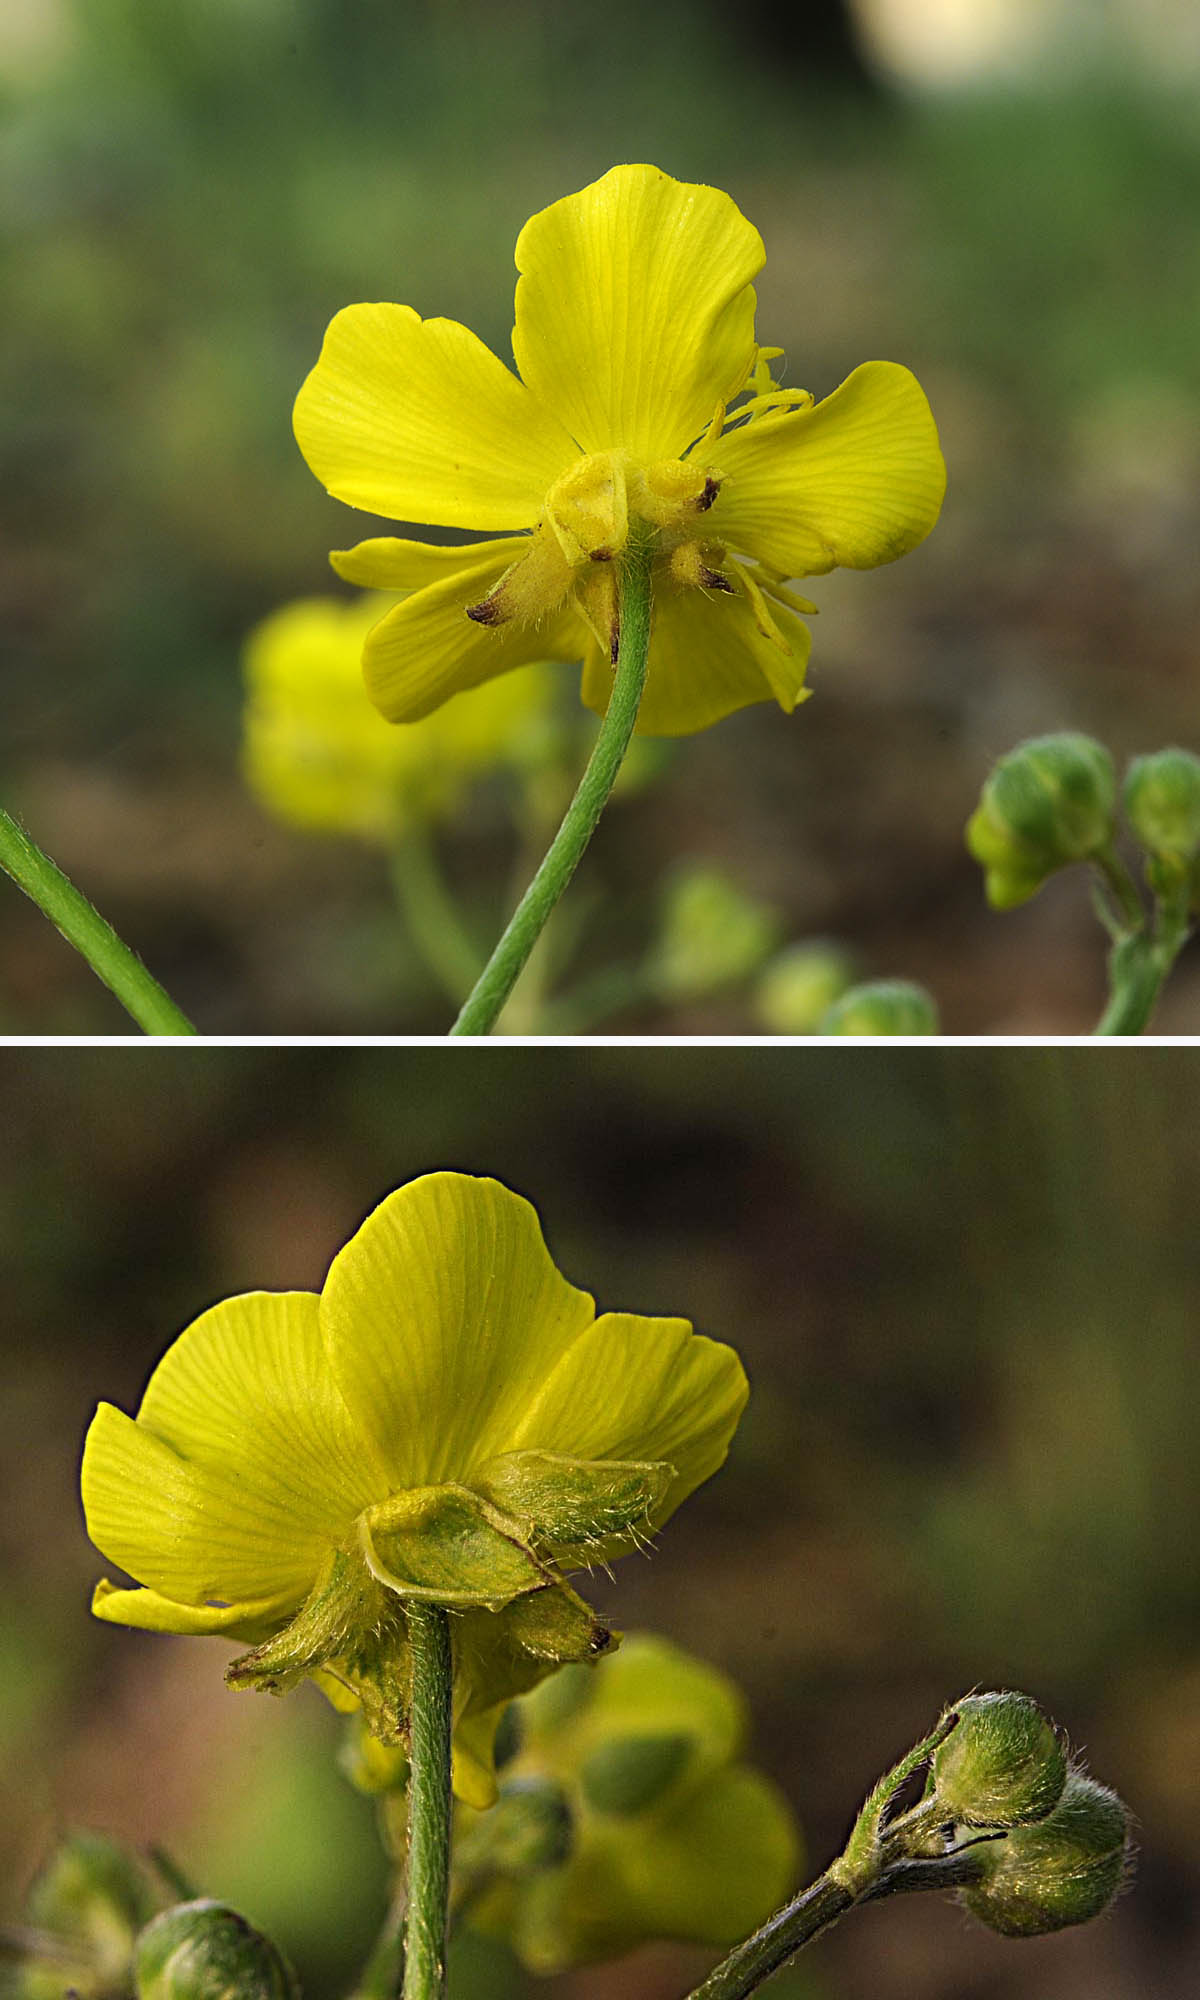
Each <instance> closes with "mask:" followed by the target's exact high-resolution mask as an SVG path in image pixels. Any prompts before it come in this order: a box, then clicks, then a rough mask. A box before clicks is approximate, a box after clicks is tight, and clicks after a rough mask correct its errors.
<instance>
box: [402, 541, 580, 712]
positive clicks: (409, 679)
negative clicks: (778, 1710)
mask: <svg viewBox="0 0 1200 2000" xmlns="http://www.w3.org/2000/svg"><path fill="white" fill-rule="evenodd" d="M521 546H527V545H526V544H524V543H522V544H521ZM463 553H464V554H466V553H468V552H467V551H464V552H463ZM511 560H512V557H511V554H505V555H504V556H502V557H501V558H500V559H499V560H498V561H497V559H496V558H494V557H493V558H492V559H491V560H490V561H489V562H488V563H487V564H486V565H482V566H481V565H478V564H477V565H476V566H475V567H473V568H468V567H466V566H465V565H464V567H463V568H462V569H461V570H458V571H456V572H454V573H453V574H452V575H450V576H447V577H445V578H444V579H443V581H441V582H440V583H433V584H430V585H428V587H427V588H426V589H424V590H418V591H416V592H414V594H413V595H412V596H411V597H408V598H405V600H404V602H403V604H398V605H397V606H396V608H395V610H393V611H389V612H388V614H387V616H386V617H385V618H382V619H381V620H380V622H379V624H378V625H376V626H374V627H373V628H372V630H371V632H370V633H369V634H368V637H367V642H366V646H365V648H364V651H363V674H364V677H365V679H366V684H367V693H368V694H369V695H370V697H371V700H372V701H373V702H374V703H375V706H376V708H378V709H379V710H380V712H381V713H382V714H383V715H385V716H386V717H387V719H388V721H389V722H419V721H420V720H421V718H422V716H425V715H429V714H430V713H431V712H432V710H433V709H435V708H437V707H439V706H440V704H441V703H442V702H444V701H447V700H449V698H450V696H451V695H454V694H461V693H463V692H465V690H466V689H467V688H473V687H478V686H479V685H480V683H481V682H483V681H488V680H493V679H494V678H495V676H496V675H497V674H504V673H507V672H508V671H509V669H510V668H512V667H523V666H528V665H530V664H532V663H533V662H534V661H536V660H578V659H581V658H582V656H583V651H584V646H585V644H586V636H585V633H584V629H583V626H582V623H581V621H580V620H579V618H578V617H577V616H576V614H575V612H574V611H572V610H570V609H569V608H565V609H563V610H560V611H557V612H554V613H552V614H551V615H550V616H549V617H548V618H546V619H544V620H543V621H542V623H541V624H538V625H525V624H522V623H521V622H519V621H518V620H516V619H512V620H510V621H509V622H508V623H507V624H504V625H477V624H475V623H474V622H473V621H472V620H471V619H470V618H468V617H467V606H468V605H471V604H478V603H479V602H480V600H481V599H482V598H484V597H486V596H487V595H488V594H489V592H490V591H491V590H492V589H493V587H494V586H495V584H496V583H498V582H499V580H500V577H501V576H502V574H503V572H504V570H505V568H506V567H507V566H508V564H509V562H511Z"/></svg>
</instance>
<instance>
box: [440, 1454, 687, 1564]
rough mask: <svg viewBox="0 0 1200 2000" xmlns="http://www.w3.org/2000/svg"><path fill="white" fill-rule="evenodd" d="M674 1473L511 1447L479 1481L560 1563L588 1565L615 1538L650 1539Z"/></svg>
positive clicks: (486, 1468)
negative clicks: (658, 1509)
mask: <svg viewBox="0 0 1200 2000" xmlns="http://www.w3.org/2000/svg"><path fill="white" fill-rule="evenodd" d="M674 1477H675V1468H674V1467H673V1466H671V1465H665V1464H659V1463H646V1464H641V1463H637V1462H634V1461H628V1462H622V1461H621V1460H618V1459H603V1460H590V1459H582V1458H563V1457H562V1456H560V1455H559V1454H558V1453H557V1452H552V1451H509V1452H504V1453H502V1454H501V1456H500V1457H499V1458H494V1459H492V1460H491V1462H490V1463H489V1464H488V1465H485V1466H484V1468H483V1470H482V1472H481V1473H480V1475H479V1484H480V1485H481V1486H482V1488H483V1490H484V1492H485V1493H486V1494H487V1495H488V1496H489V1497H490V1498H491V1499H492V1500H494V1501H495V1502H496V1505H497V1506H498V1507H500V1508H502V1509H503V1510H504V1512H505V1513H506V1514H510V1515H517V1516H520V1517H522V1518H523V1519H524V1520H525V1521H526V1522H527V1523H528V1527H529V1532H530V1533H531V1534H532V1536H533V1537H534V1538H536V1540H537V1542H538V1543H540V1544H541V1545H543V1546H544V1547H546V1548H547V1549H549V1550H550V1551H551V1552H552V1553H553V1554H554V1555H556V1556H557V1557H558V1558H559V1559H560V1560H567V1559H570V1558H576V1559H578V1560H580V1561H583V1562H587V1561H588V1560H590V1559H592V1556H593V1553H594V1552H600V1551H603V1550H606V1549H607V1548H608V1546H609V1545H610V1544H611V1543H613V1542H618V1543H626V1544H628V1545H629V1546H631V1547H632V1546H635V1545H636V1544H637V1543H638V1542H641V1541H644V1540H645V1539H646V1537H647V1536H648V1535H649V1533H650V1531H651V1522H652V1518H653V1515H654V1510H655V1508H656V1507H657V1506H658V1505H659V1503H660V1502H661V1501H662V1500H663V1499H664V1498H665V1496H666V1492H667V1489H668V1487H669V1486H670V1484H671V1481H672V1480H673V1478H674Z"/></svg>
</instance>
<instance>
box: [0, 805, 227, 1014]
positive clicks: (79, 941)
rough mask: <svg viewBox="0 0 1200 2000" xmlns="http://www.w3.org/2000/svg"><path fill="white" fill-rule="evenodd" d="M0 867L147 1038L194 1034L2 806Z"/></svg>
mask: <svg viewBox="0 0 1200 2000" xmlns="http://www.w3.org/2000/svg"><path fill="white" fill-rule="evenodd" d="M0 867H3V868H4V869H5V870H6V871H7V872H8V874H10V875H11V876H12V878H13V881H14V882H15V883H16V884H17V886H18V888H20V889H23V890H24V891H25V894H26V895H27V896H28V897H29V899H30V901H31V902H34V903H36V904H37V906H38V908H39V910H41V911H42V913H43V915H44V916H47V917H49V919H50V921H51V923H52V924H53V925H54V926H55V928H56V930H58V931H60V932H61V934H62V936H63V937H65V938H66V940H67V943H68V944H70V945H74V947H75V950H76V951H77V952H78V953H79V955H80V957H81V958H85V959H86V960H87V962H88V964H89V965H90V966H91V968H92V971H93V972H94V973H95V974H96V977H97V979H100V980H103V982H104V984H105V986H107V988H108V990H109V992H110V993H114V994H115V995H116V997H117V999H118V1000H119V1001H120V1003H121V1005H122V1007H124V1009H125V1011H126V1013H127V1014H131V1015H132V1017H133V1019H134V1020H135V1021H136V1022H137V1024H138V1027H139V1028H142V1029H144V1030H145V1032H146V1034H148V1035H194V1034H195V1032H196V1030H195V1029H194V1028H193V1026H192V1024H191V1022H190V1021H189V1020H188V1018H187V1015H186V1014H184V1013H181V1011H180V1009H179V1008H178V1007H177V1006H176V1005H175V1002H174V1001H173V1000H172V999H171V997H170V995H169V994H168V993H167V992H165V991H164V989H163V988H162V987H161V986H160V985H159V983H158V981H157V979H155V978H154V977H153V975H152V974H151V973H149V972H147V970H146V968H145V966H144V965H143V964H142V961H141V959H140V958H138V957H137V956H136V954H135V953H134V952H132V951H130V949H129V946H128V945H127V944H125V943H124V942H123V941H122V940H121V939H120V938H119V937H118V936H117V933H116V931H115V930H114V929H113V927H112V925H111V924H110V923H108V922H107V920H106V919H105V918H104V917H102V916H101V915H100V912H99V910H97V909H95V908H94V907H93V906H92V904H91V903H89V902H88V899H87V897H86V896H85V895H83V893H82V892H81V891H80V890H79V889H77V888H76V887H75V884H74V883H73V882H71V881H69V880H68V879H67V877H66V876H65V875H64V874H63V872H62V869H61V868H59V867H57V866H56V864H55V863H54V862H53V861H51V859H50V857H49V855H48V854H43V852H42V850H41V848H40V847H39V846H38V845H37V843H36V841H33V840H31V839H30V838H29V835H28V834H27V833H26V832H25V830H24V828H23V827H21V826H18V824H17V822H16V820H15V819H13V818H12V816H11V814H10V813H6V812H5V811H4V809H3V807H0Z"/></svg>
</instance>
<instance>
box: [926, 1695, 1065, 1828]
mask: <svg viewBox="0 0 1200 2000" xmlns="http://www.w3.org/2000/svg"><path fill="white" fill-rule="evenodd" d="M955 1712H956V1713H957V1715H958V1722H957V1725H956V1726H955V1728H954V1729H953V1730H952V1731H951V1733H950V1735H949V1736H948V1737H947V1738H946V1741H945V1742H944V1743H943V1744H941V1746H940V1747H939V1748H938V1750H936V1751H935V1753H934V1758H933V1782H934V1787H935V1789H936V1792H937V1796H938V1798H939V1799H940V1800H941V1802H942V1804H943V1805H944V1806H945V1807H946V1816H947V1818H953V1819H956V1820H958V1821H960V1822H961V1823H962V1824H963V1825H964V1826H1022V1825H1024V1824H1025V1823H1026V1822H1029V1821H1035V1820H1043V1819H1045V1818H1046V1816H1047V1814H1049V1813H1051V1812H1053V1810H1054V1808H1055V1806H1056V1805H1057V1804H1058V1802H1059V1800H1060V1799H1061V1797H1062V1795H1063V1787H1064V1785H1065V1784H1066V1782H1067V1758H1066V1752H1065V1751H1064V1749H1063V1747H1062V1743H1061V1742H1060V1740H1059V1736H1058V1732H1057V1730H1056V1729H1055V1727H1054V1725H1053V1723H1051V1722H1050V1721H1048V1720H1047V1718H1046V1717H1045V1716H1044V1715H1043V1714H1042V1711H1041V1709H1040V1708H1039V1707H1038V1705H1037V1703H1036V1701H1033V1700H1031V1699H1030V1697H1029V1696H1028V1695H1027V1694H969V1695H966V1696H965V1697H964V1699H963V1700H962V1701H960V1702H957V1703H956V1704H955Z"/></svg>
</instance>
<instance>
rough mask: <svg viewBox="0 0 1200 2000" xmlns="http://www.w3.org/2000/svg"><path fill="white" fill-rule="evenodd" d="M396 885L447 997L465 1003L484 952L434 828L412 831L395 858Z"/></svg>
mask: <svg viewBox="0 0 1200 2000" xmlns="http://www.w3.org/2000/svg"><path fill="white" fill-rule="evenodd" d="M392 882H393V885H394V887H395V890H396V898H397V901H398V902H399V904H400V908H401V910H402V911H403V913H404V921H405V923H406V924H407V926H408V932H409V936H410V937H411V938H412V941H413V943H414V944H415V945H416V947H417V950H418V951H419V952H420V954H421V957H422V958H423V959H424V961H425V964H426V965H427V966H428V967H429V970H430V971H431V972H432V973H433V975H434V978H435V979H436V980H437V982H438V984H439V985H440V986H441V988H442V990H443V992H444V993H445V995H446V997H447V999H449V1000H452V1001H453V1002H454V1004H455V1006H459V1005H460V1004H461V1002H462V998H463V995H464V994H465V993H469V992H470V990H471V988H472V986H473V985H474V984H475V981H476V980H477V979H478V977H479V967H480V954H479V952H478V950H477V949H476V946H475V943H474V941H473V939H472V938H471V937H470V935H469V933H468V931H467V928H466V925H465V924H464V923H463V920H462V917H461V915H460V914H459V909H458V905H457V903H456V902H455V900H454V898H453V896H452V895H451V894H450V891H449V889H448V888H447V887H446V882H445V878H444V877H443V875H442V872H441V870H440V868H439V867H438V864H437V856H436V854H435V852H434V847H433V842H432V840H431V839H430V836H429V831H428V828H426V827H424V826H414V827H411V828H409V830H408V832H407V833H406V834H405V835H404V837H403V839H402V840H401V841H400V842H399V844H398V845H397V847H396V849H395V851H394V853H393V855H392Z"/></svg>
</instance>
